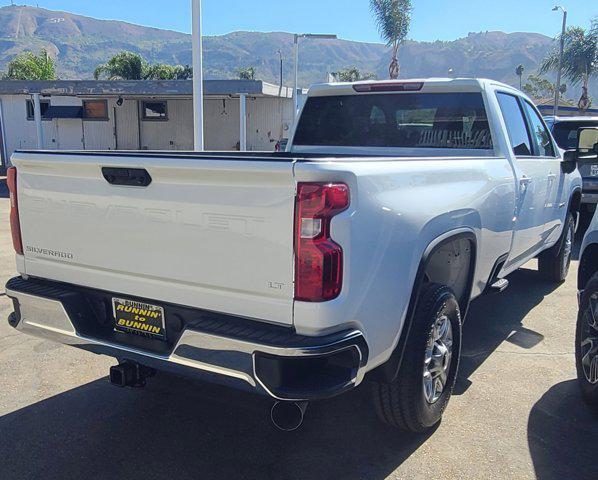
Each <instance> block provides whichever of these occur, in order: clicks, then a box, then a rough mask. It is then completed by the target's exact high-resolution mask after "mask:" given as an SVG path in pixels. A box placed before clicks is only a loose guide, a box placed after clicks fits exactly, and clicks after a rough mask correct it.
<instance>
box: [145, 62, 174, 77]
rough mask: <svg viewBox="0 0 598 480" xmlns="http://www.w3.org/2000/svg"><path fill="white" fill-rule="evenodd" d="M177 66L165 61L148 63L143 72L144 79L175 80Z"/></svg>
mask: <svg viewBox="0 0 598 480" xmlns="http://www.w3.org/2000/svg"><path fill="white" fill-rule="evenodd" d="M176 77H177V67H175V66H173V65H167V64H165V63H156V64H154V65H148V67H147V68H146V71H145V72H144V74H143V79H144V80H176Z"/></svg>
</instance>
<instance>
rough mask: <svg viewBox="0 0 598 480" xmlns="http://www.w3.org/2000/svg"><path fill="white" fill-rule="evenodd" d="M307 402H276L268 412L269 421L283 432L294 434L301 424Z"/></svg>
mask: <svg viewBox="0 0 598 480" xmlns="http://www.w3.org/2000/svg"><path fill="white" fill-rule="evenodd" d="M307 405H308V403H307V402H276V403H275V404H274V405H272V409H271V410H270V419H271V420H272V423H273V424H274V426H275V427H276V428H278V429H279V430H282V431H283V432H294V431H295V430H297V429H298V428H299V427H300V426H301V425H302V424H303V419H304V418H305V411H306V410H307Z"/></svg>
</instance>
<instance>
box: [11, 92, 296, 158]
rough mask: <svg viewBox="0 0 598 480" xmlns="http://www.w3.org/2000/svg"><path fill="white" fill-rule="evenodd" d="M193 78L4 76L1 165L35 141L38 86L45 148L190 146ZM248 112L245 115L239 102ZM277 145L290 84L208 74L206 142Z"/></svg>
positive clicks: (232, 146) (289, 112)
mask: <svg viewBox="0 0 598 480" xmlns="http://www.w3.org/2000/svg"><path fill="white" fill-rule="evenodd" d="M192 91H193V87H192V82H191V81H190V80H189V81H187V80H172V81H153V80H147V81H146V80H141V81H88V80H81V81H9V80H4V81H0V136H1V138H0V154H1V160H0V168H1V167H2V166H4V167H5V166H7V165H9V164H10V155H11V154H12V152H14V151H15V150H22V149H35V148H37V145H38V138H37V128H36V123H35V120H34V103H33V94H34V93H39V94H40V106H41V113H42V132H43V135H42V136H43V139H42V141H43V143H42V145H43V148H44V149H51V150H53V149H56V150H72V149H76V150H192V149H193V104H192ZM242 102H245V106H246V108H245V111H246V116H245V118H244V119H241V117H240V112H241V104H242ZM243 120H244V121H245V122H246V130H245V131H246V132H247V133H246V144H247V149H248V150H262V151H273V150H274V148H275V145H276V143H277V142H278V141H279V140H282V139H284V138H288V135H289V132H290V129H291V127H292V123H293V99H292V89H291V88H287V87H280V86H276V85H271V84H268V83H264V82H261V81H252V80H207V81H205V86H204V122H205V126H204V132H205V148H206V149H207V150H239V149H240V146H241V145H242V144H243V142H241V136H242V134H243V133H242V132H243V131H244V130H243V129H242V128H241V122H242V121H243Z"/></svg>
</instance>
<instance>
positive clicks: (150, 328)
mask: <svg viewBox="0 0 598 480" xmlns="http://www.w3.org/2000/svg"><path fill="white" fill-rule="evenodd" d="M112 308H113V311H114V320H115V321H114V329H115V330H116V331H117V332H123V333H132V334H134V335H143V336H145V337H150V338H159V339H162V340H165V339H166V329H165V325H164V309H163V308H162V307H159V306H158V305H152V304H150V303H143V302H136V301H134V300H127V299H123V298H113V299H112Z"/></svg>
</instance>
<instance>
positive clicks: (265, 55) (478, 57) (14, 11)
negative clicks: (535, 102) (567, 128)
mask: <svg viewBox="0 0 598 480" xmlns="http://www.w3.org/2000/svg"><path fill="white" fill-rule="evenodd" d="M366 21H370V20H369V19H368V20H366ZM552 46H553V40H552V39H551V38H549V37H546V36H544V35H540V34H537V33H510V34H506V33H503V32H481V33H470V34H469V35H468V36H467V37H465V38H460V39H457V40H454V41H450V42H444V41H436V42H415V41H408V42H406V43H405V44H404V45H403V46H402V47H401V50H400V55H399V61H400V64H401V76H402V77H430V76H447V73H448V71H449V69H452V70H453V75H454V76H463V77H465V76H478V77H488V78H493V79H497V80H501V81H505V82H507V83H511V84H517V83H518V79H517V77H516V75H515V67H516V66H517V65H519V64H520V63H521V64H523V65H524V66H525V73H526V74H529V73H533V72H534V71H535V70H536V69H537V66H538V63H539V61H540V60H541V59H542V58H543V56H544V55H545V54H546V52H548V50H550V49H551V48H552ZM42 48H45V49H47V50H48V51H49V52H50V53H51V54H52V55H53V56H55V57H56V60H57V67H58V73H59V76H60V78H63V79H79V78H91V77H92V75H93V71H94V69H95V68H96V67H97V66H98V65H99V64H100V63H103V62H105V61H106V60H107V59H108V58H110V57H111V56H112V55H114V54H116V53H118V52H119V51H121V50H130V51H133V52H139V53H140V54H141V55H143V56H144V57H145V58H146V59H147V60H149V61H150V62H165V63H171V64H183V65H184V64H190V63H191V40H190V36H189V35H187V34H184V33H180V32H174V31H170V30H161V29H157V28H150V27H143V26H139V25H133V24H130V23H125V22H119V21H113V20H97V19H94V18H89V17H84V16H81V15H74V14H71V13H67V12H57V11H51V10H45V9H41V8H35V7H28V6H16V5H15V6H7V7H3V8H0V70H2V69H5V68H6V64H7V63H8V62H9V61H10V60H11V59H12V58H13V57H14V56H15V55H16V54H18V53H19V52H22V51H24V50H34V51H39V50H40V49H42ZM279 50H280V51H281V52H282V55H283V59H284V70H285V73H284V82H285V83H286V84H287V85H288V84H291V83H292V67H293V63H292V62H293V36H292V35H291V34H289V33H282V32H272V33H258V32H234V33H230V34H227V35H221V36H213V37H205V39H204V70H205V75H206V77H207V78H232V77H234V76H235V70H236V69H237V68H239V67H245V66H255V67H256V68H257V73H258V77H259V78H260V79H263V80H265V81H268V82H273V83H277V82H278V81H279V68H280V67H279V55H278V53H277V52H278V51H279ZM300 54H301V57H300V83H301V84H302V85H305V86H307V85H308V84H310V83H314V82H321V81H325V80H326V72H327V71H335V70H338V69H342V68H346V67H350V66H357V67H358V68H359V69H360V70H362V71H367V72H373V73H375V74H377V75H378V77H379V78H385V77H386V75H387V65H388V59H389V56H390V51H389V49H388V48H387V47H386V46H385V45H383V44H379V43H361V42H352V41H347V40H332V41H331V40H302V44H301V51H300ZM573 93H574V92H573V91H572V92H569V93H568V96H574V95H573ZM590 93H591V94H593V96H594V97H598V81H594V82H593V84H592V85H591V89H590Z"/></svg>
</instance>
